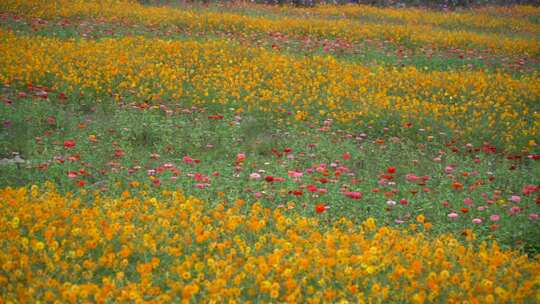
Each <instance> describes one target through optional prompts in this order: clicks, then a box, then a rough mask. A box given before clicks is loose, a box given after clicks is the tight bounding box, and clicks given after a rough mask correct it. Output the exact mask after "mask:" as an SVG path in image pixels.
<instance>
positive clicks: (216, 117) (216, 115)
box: [208, 114, 223, 119]
mask: <svg viewBox="0 0 540 304" xmlns="http://www.w3.org/2000/svg"><path fill="white" fill-rule="evenodd" d="M208 118H210V119H222V118H223V115H220V114H215V115H210V116H208Z"/></svg>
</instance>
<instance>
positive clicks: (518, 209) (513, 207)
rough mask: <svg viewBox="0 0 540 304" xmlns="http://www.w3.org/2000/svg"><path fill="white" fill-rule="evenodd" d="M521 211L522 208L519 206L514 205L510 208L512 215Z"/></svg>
mask: <svg viewBox="0 0 540 304" xmlns="http://www.w3.org/2000/svg"><path fill="white" fill-rule="evenodd" d="M520 211H521V208H519V207H518V206H512V208H510V215H514V214H518V213H519V212H520Z"/></svg>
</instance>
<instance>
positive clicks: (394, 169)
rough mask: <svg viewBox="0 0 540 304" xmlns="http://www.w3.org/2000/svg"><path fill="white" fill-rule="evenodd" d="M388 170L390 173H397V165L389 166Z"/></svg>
mask: <svg viewBox="0 0 540 304" xmlns="http://www.w3.org/2000/svg"><path fill="white" fill-rule="evenodd" d="M386 172H388V174H394V173H396V167H388V169H387V170H386Z"/></svg>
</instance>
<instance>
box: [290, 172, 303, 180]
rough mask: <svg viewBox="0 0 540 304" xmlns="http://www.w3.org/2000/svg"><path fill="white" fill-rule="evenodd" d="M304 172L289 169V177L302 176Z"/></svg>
mask: <svg viewBox="0 0 540 304" xmlns="http://www.w3.org/2000/svg"><path fill="white" fill-rule="evenodd" d="M303 175H304V173H302V172H296V171H289V177H295V178H297V177H302V176H303Z"/></svg>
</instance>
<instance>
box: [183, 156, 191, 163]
mask: <svg viewBox="0 0 540 304" xmlns="http://www.w3.org/2000/svg"><path fill="white" fill-rule="evenodd" d="M183 160H184V163H186V164H191V163H192V162H193V158H191V157H189V156H184V158H183Z"/></svg>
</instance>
